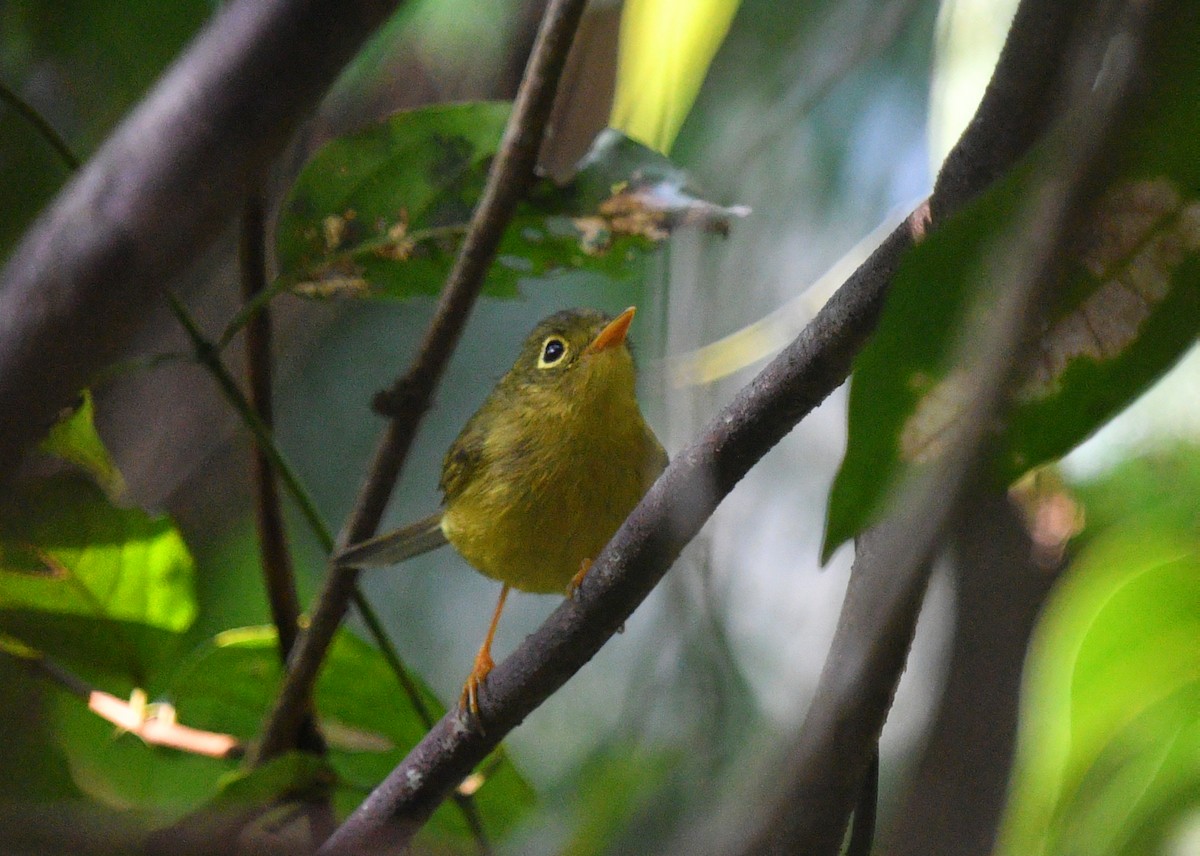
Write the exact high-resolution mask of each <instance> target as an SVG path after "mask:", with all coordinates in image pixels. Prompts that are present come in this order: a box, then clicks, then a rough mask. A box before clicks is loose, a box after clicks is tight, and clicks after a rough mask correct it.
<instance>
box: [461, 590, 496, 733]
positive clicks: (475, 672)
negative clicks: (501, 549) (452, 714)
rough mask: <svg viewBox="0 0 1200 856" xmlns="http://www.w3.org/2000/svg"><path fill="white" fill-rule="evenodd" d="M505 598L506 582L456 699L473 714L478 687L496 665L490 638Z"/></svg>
mask: <svg viewBox="0 0 1200 856" xmlns="http://www.w3.org/2000/svg"><path fill="white" fill-rule="evenodd" d="M507 599H508V584H507V583H505V585H504V588H502V589H500V600H499V601H497V603H496V611H495V612H493V613H492V623H491V626H489V627H488V632H487V637H486V638H484V640H483V645H482V646H480V648H479V653H478V654H476V655H475V666H474V668H472V669H471V674H470V676H469V677H468V678H467V683H466V686H464V687H463V691H462V698H460V699H459V701H458V703H459V704H460V705H461V706H463V707H465V708H466V709H467V710H469V711H470V712H471V714H472V715H473V716H479V687H480V686H481V685H482V684H483V682H484V680H486V679H487V676H488V674H490V673H491V671H492V667H493V666H495V665H496V664H495V663H494V662H493V661H492V639H494V638H495V636H496V625H498V624H499V623H500V613H501V612H503V611H504V601H505V600H507Z"/></svg>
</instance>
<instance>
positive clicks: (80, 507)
mask: <svg viewBox="0 0 1200 856" xmlns="http://www.w3.org/2000/svg"><path fill="white" fill-rule="evenodd" d="M192 575H193V568H192V559H191V556H190V554H189V553H188V550H187V547H186V545H185V544H184V542H183V539H182V538H181V537H180V535H179V532H178V531H177V530H176V529H175V528H174V526H173V525H172V523H171V521H170V520H169V519H168V518H165V517H150V516H148V515H146V514H145V513H144V512H142V511H139V510H137V509H123V508H117V507H115V506H113V505H112V504H110V503H109V501H108V500H107V498H106V497H105V496H104V495H103V494H102V493H101V492H100V491H99V490H98V489H97V488H96V487H95V486H94V485H93V484H91V483H90V482H87V481H84V480H82V479H78V478H54V479H47V480H44V481H41V482H37V483H34V484H30V485H27V486H25V487H23V488H22V489H21V490H20V491H19V492H17V494H16V495H15V496H14V497H12V498H11V500H10V502H9V503H8V504H7V506H6V507H5V508H4V510H3V513H0V629H3V630H4V631H6V632H8V633H10V634H11V635H13V636H15V637H17V638H18V639H20V640H22V641H24V642H26V643H27V644H30V645H32V646H33V647H35V648H38V649H41V650H43V651H46V652H47V653H49V654H51V655H53V656H55V657H61V658H65V659H66V661H67V662H68V663H70V664H71V665H73V666H76V667H79V668H82V669H84V671H85V672H86V673H88V674H89V675H90V674H95V673H96V670H97V669H98V670H100V671H103V672H105V673H114V674H119V675H124V676H125V677H126V678H127V679H128V680H131V681H133V682H135V683H137V682H142V681H145V680H147V679H148V676H149V675H150V673H151V672H153V671H154V669H155V668H156V667H157V666H158V665H159V664H161V662H162V661H163V660H164V658H165V657H166V655H167V654H169V653H170V652H171V651H172V646H173V645H174V643H175V642H176V641H177V639H178V634H181V633H182V632H183V631H185V630H186V629H187V628H188V627H189V626H190V625H191V623H192V621H193V620H194V618H195V616H196V603H195V599H194V597H193V592H192Z"/></svg>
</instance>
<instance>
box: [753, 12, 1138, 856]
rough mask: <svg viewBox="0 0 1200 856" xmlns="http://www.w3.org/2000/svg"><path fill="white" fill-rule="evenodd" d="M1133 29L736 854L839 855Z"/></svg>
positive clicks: (1011, 244) (1002, 261) (1080, 215)
mask: <svg viewBox="0 0 1200 856" xmlns="http://www.w3.org/2000/svg"><path fill="white" fill-rule="evenodd" d="M1131 15H1136V13H1131ZM1140 23H1141V22H1140V21H1137V20H1135V21H1133V22H1132V23H1131V22H1126V24H1127V25H1128V28H1127V31H1126V32H1125V33H1123V34H1122V35H1126V36H1128V38H1127V40H1126V42H1125V43H1124V44H1121V45H1120V48H1119V49H1114V50H1113V51H1112V53H1111V54H1110V57H1109V62H1110V63H1111V65H1110V68H1109V69H1108V74H1107V79H1106V85H1105V87H1104V88H1102V89H1101V90H1098V91H1097V93H1096V96H1095V98H1094V99H1091V104H1090V105H1089V109H1088V111H1087V112H1086V113H1082V114H1079V115H1077V116H1076V117H1075V118H1074V120H1073V121H1072V124H1071V127H1070V128H1069V129H1066V128H1065V129H1063V130H1064V131H1067V133H1063V134H1061V135H1057V136H1056V137H1055V138H1054V139H1053V142H1052V147H1051V148H1049V149H1047V151H1046V152H1045V158H1044V160H1042V161H1041V165H1042V166H1041V171H1040V173H1038V174H1037V175H1036V176H1035V182H1034V183H1033V184H1032V186H1031V187H1030V189H1029V192H1028V195H1027V201H1026V202H1025V204H1024V206H1023V211H1022V216H1021V217H1020V219H1019V221H1018V222H1017V223H1016V224H1014V226H1013V227H1011V228H1010V229H1009V235H1007V236H1000V237H999V239H998V240H997V241H996V242H995V243H994V244H993V246H992V249H991V252H990V253H989V257H988V258H987V260H986V261H985V269H984V271H983V274H982V276H981V277H980V280H981V281H982V282H986V283H988V284H989V286H988V289H989V292H990V297H991V300H990V302H989V303H988V307H989V309H988V312H987V313H986V314H984V313H979V312H975V313H972V312H967V313H965V315H966V317H967V318H973V319H975V320H974V321H973V322H972V323H971V324H970V325H969V326H968V327H967V329H964V331H963V336H962V340H963V341H964V342H968V343H972V345H971V347H972V350H971V351H968V352H967V353H966V354H964V355H963V356H962V358H961V362H960V366H963V368H964V370H965V371H966V372H967V374H966V375H965V377H968V378H970V379H971V381H970V383H971V388H972V394H971V396H970V400H969V401H968V402H967V403H966V404H965V406H964V408H963V410H962V411H961V413H960V415H959V417H958V419H957V421H956V423H955V425H954V426H953V437H952V438H950V442H949V444H948V449H947V452H946V453H945V454H944V455H943V457H942V458H941V460H940V462H939V467H938V468H937V469H936V470H935V471H933V472H931V473H928V474H926V475H925V476H924V477H923V478H921V479H920V480H919V481H917V482H916V483H915V484H914V485H912V486H911V487H909V488H908V489H906V490H905V491H903V492H902V493H901V495H900V496H899V497H898V498H897V499H896V501H895V502H894V503H893V504H892V505H891V513H890V515H889V516H888V517H887V518H885V520H884V522H883V523H881V524H879V525H878V526H876V527H875V528H874V529H872V530H871V531H870V532H868V533H867V535H866V536H864V537H863V538H861V539H859V545H860V552H859V555H858V557H857V559H856V562H855V569H854V571H853V572H852V574H851V578H850V585H849V588H848V590H847V593H846V600H845V603H844V604H843V608H842V614H841V617H840V618H839V622H838V628H837V631H836V633H835V635H834V640H833V645H832V648H831V651H830V655H829V659H828V660H827V661H826V663H825V668H824V669H823V670H822V674H821V677H820V680H819V681H818V684H817V689H816V692H815V695H814V699H813V703H812V706H811V707H810V708H809V711H808V714H807V717H806V719H805V722H804V725H803V727H802V728H801V731H800V734H799V736H798V738H797V740H796V743H795V745H794V747H793V749H792V750H791V753H790V757H789V759H788V761H787V763H786V765H785V766H786V768H787V771H788V772H787V775H786V783H785V785H784V786H783V787H782V788H780V789H779V790H778V797H777V798H776V800H775V802H774V804H773V805H772V806H770V807H769V808H768V809H767V810H766V812H765V813H764V816H763V818H762V819H761V821H760V823H759V825H758V831H757V832H756V833H755V834H754V835H753V836H752V837H751V838H750V840H749V842H748V844H747V846H745V847H744V848H743V849H740V850H739V851H738V852H739V853H742V854H747V856H749V854H754V856H759V854H790V853H806V854H812V856H832V855H833V854H836V853H837V852H838V851H839V848H840V846H841V843H842V838H843V834H844V832H845V828H846V820H847V818H848V816H849V814H850V811H851V809H852V807H853V805H854V801H855V798H856V794H857V792H858V789H859V787H860V784H861V781H862V776H863V773H864V772H865V770H866V768H867V764H868V763H869V760H870V757H871V755H872V753H873V752H874V751H875V746H876V745H877V744H878V739H879V733H880V731H881V730H882V728H883V723H884V719H885V718H886V716H887V711H888V709H889V707H890V706H891V700H892V697H893V695H894V693H895V689H896V685H897V684H898V683H899V679H900V673H901V672H902V671H903V668H904V663H905V660H906V659H907V653H908V649H909V646H910V644H911V642H912V637H913V632H914V630H915V627H916V621H917V615H918V613H919V611H920V605H921V600H922V596H923V594H924V591H925V587H926V584H927V582H928V578H929V566H930V563H931V561H932V559H933V556H934V554H935V552H936V550H937V549H938V546H939V543H940V539H941V536H942V532H943V531H944V529H945V526H946V524H947V523H948V521H949V520H950V518H951V515H952V514H953V513H954V511H955V509H956V508H957V507H958V506H959V504H960V499H961V497H963V496H964V495H965V492H966V490H967V489H968V485H969V483H970V482H971V481H972V479H973V478H974V477H975V476H976V475H977V471H978V468H979V465H980V463H981V462H982V460H984V458H985V457H986V455H987V451H988V448H989V445H990V442H991V439H992V438H993V436H994V433H993V431H992V427H993V426H994V425H996V424H998V423H999V422H1000V420H1001V419H1002V417H1003V414H1004V411H1005V408H1006V405H1007V404H1008V398H1009V390H1011V389H1012V388H1013V384H1014V382H1015V381H1017V379H1018V378H1019V377H1020V374H1019V372H1020V369H1021V367H1022V364H1021V357H1022V355H1023V354H1026V353H1027V352H1028V351H1027V348H1028V344H1029V342H1030V341H1031V340H1032V338H1033V337H1034V336H1035V335H1036V333H1037V325H1038V323H1039V320H1040V318H1041V317H1042V315H1043V313H1044V311H1045V307H1046V305H1047V304H1048V302H1049V296H1050V295H1051V293H1052V292H1053V290H1054V289H1055V287H1056V286H1057V284H1058V281H1059V274H1060V271H1061V270H1062V267H1063V265H1064V263H1065V261H1066V259H1067V258H1068V257H1069V255H1070V254H1071V252H1072V250H1073V248H1074V244H1073V242H1074V240H1075V239H1076V236H1077V235H1078V230H1079V229H1080V228H1081V227H1082V225H1083V224H1084V223H1086V222H1087V220H1088V217H1089V214H1090V212H1091V210H1092V207H1093V204H1094V201H1095V197H1096V195H1097V192H1098V190H1099V189H1100V186H1101V184H1102V182H1103V181H1105V180H1107V179H1108V178H1110V177H1111V176H1110V175H1109V174H1108V170H1110V169H1111V168H1112V163H1113V158H1112V155H1113V153H1114V152H1115V150H1116V148H1115V147H1116V145H1117V143H1118V141H1119V134H1117V133H1116V128H1117V124H1118V121H1117V120H1118V119H1119V118H1120V116H1121V115H1122V110H1123V108H1124V107H1126V106H1127V104H1128V103H1129V101H1131V98H1130V95H1131V93H1132V92H1133V89H1134V87H1133V85H1132V81H1133V79H1134V77H1135V74H1136V73H1137V71H1139V70H1140V69H1139V64H1140V63H1141V61H1142V56H1141V54H1140V48H1141V43H1140V41H1139V40H1138V39H1137V38H1135V37H1134V36H1136V35H1137V34H1139V33H1140V32H1141V27H1140V26H1135V24H1140ZM1100 49H1102V48H1100ZM1077 97H1078V99H1079V100H1078V101H1077V103H1081V104H1082V103H1086V102H1087V101H1088V100H1089V99H1088V98H1087V97H1086V96H1085V93H1084V92H1078V93H1077ZM982 299H987V297H984V298H982Z"/></svg>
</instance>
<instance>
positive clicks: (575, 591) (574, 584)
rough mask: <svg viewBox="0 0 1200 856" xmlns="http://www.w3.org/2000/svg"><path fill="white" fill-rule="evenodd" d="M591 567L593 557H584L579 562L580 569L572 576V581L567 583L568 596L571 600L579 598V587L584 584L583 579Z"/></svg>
mask: <svg viewBox="0 0 1200 856" xmlns="http://www.w3.org/2000/svg"><path fill="white" fill-rule="evenodd" d="M591 569H592V560H591V559H584V560H583V561H582V562H580V563H579V570H578V571H577V572H576V573H575V576H573V577H571V581H570V582H569V583H567V597H569V598H570V599H571V600H575V601H577V600H579V587H580V586H581V585H583V579H584V577H586V576H587V574H588V571H590V570H591Z"/></svg>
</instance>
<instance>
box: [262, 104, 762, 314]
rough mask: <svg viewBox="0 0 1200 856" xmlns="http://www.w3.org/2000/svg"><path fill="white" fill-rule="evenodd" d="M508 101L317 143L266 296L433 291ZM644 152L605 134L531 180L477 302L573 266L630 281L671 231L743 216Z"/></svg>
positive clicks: (288, 213) (432, 110)
mask: <svg viewBox="0 0 1200 856" xmlns="http://www.w3.org/2000/svg"><path fill="white" fill-rule="evenodd" d="M509 109H510V108H509V105H508V104H503V103H472V104H457V105H450V106H446V105H442V106H437V107H427V108H423V109H420V110H414V111H410V112H405V113H399V114H397V115H395V116H393V117H391V118H390V119H388V120H387V121H385V122H383V123H380V124H377V125H372V126H369V127H368V128H366V129H364V130H362V131H359V132H358V133H356V134H353V135H351V136H349V137H343V138H340V139H337V140H334V141H333V142H331V143H329V144H327V145H326V146H325V147H324V148H322V149H321V150H320V151H318V152H317V154H316V155H315V156H314V157H313V159H312V160H311V161H310V162H309V163H308V165H307V166H305V168H304V170H303V171H302V172H301V173H300V176H299V177H298V178H297V179H296V183H295V184H294V185H293V187H292V189H291V192H290V193H289V195H288V197H287V200H286V201H285V203H284V206H283V209H282V213H281V215H280V220H279V226H278V232H277V256H278V259H279V267H280V281H279V283H278V285H277V287H278V288H291V289H293V290H296V291H298V292H299V293H302V294H306V295H310V296H330V295H352V296H363V295H368V296H382V297H391V298H407V297H411V296H413V295H417V294H436V293H437V292H438V291H439V290H440V288H441V286H442V283H443V281H444V280H445V278H446V274H447V273H448V272H449V269H450V265H451V264H452V262H453V260H454V256H455V254H456V253H457V251H458V248H459V246H460V245H461V242H462V238H463V236H464V234H465V233H466V228H467V225H468V223H469V220H470V217H471V214H472V211H473V210H474V207H475V205H476V202H477V201H478V199H479V196H480V194H481V193H482V190H483V186H484V182H485V180H486V178H487V171H488V169H489V167H490V164H491V159H492V158H493V157H494V156H495V154H496V152H497V150H498V148H499V145H500V138H501V136H502V134H503V132H504V126H505V124H506V122H507V121H508V115H509ZM685 183H686V182H685V180H684V177H683V174H682V173H681V172H680V171H679V170H678V169H676V168H675V167H673V166H671V165H670V163H669V162H668V161H666V160H665V159H664V158H662V157H661V156H660V155H658V154H656V153H655V152H653V151H651V150H650V149H647V148H645V147H644V146H640V145H638V144H636V143H633V142H632V141H629V140H626V139H624V138H622V137H620V136H619V135H616V134H609V135H606V136H604V137H603V138H602V139H601V140H600V141H599V142H598V145H597V148H596V150H595V151H594V152H593V153H592V155H591V156H590V157H589V158H588V160H587V161H585V164H584V165H583V167H582V169H581V172H580V173H579V175H578V176H577V177H576V179H575V180H574V181H573V182H572V183H571V184H569V185H568V186H566V187H557V186H555V185H553V184H552V183H551V182H550V181H548V180H541V181H539V182H537V184H536V185H535V186H534V187H533V188H532V189H531V191H530V193H529V194H528V199H527V201H526V202H524V203H522V204H521V205H520V206H519V207H518V210H517V213H516V216H515V217H514V218H513V220H512V222H511V223H510V225H509V227H508V229H507V230H506V231H505V233H504V235H503V237H502V239H501V242H500V247H499V251H498V255H497V264H496V265H494V266H493V268H492V270H491V272H490V273H489V276H488V282H487V286H486V291H487V293H489V294H491V295H493V296H509V297H511V296H513V295H515V294H516V293H517V285H518V283H519V282H520V280H521V279H524V278H531V277H544V276H547V275H549V274H552V273H558V272H565V271H572V270H585V271H590V272H592V273H596V274H599V275H602V276H605V277H608V278H610V279H613V280H618V281H619V280H627V279H630V278H632V277H633V276H634V275H635V274H636V273H637V272H638V268H637V267H636V265H635V264H634V263H635V262H636V261H637V260H638V259H639V258H641V257H642V256H643V255H644V254H645V253H646V252H647V251H650V250H652V249H653V248H654V247H655V246H656V245H657V244H659V243H661V242H662V241H663V240H665V238H666V237H667V236H668V234H669V233H670V231H671V230H672V229H673V228H675V227H676V226H678V225H680V224H683V223H699V224H701V225H703V226H705V227H706V228H710V229H713V230H716V231H723V230H724V229H726V228H727V222H726V221H727V220H728V218H729V217H732V216H741V215H743V214H744V213H745V211H744V209H740V208H733V209H725V208H720V207H718V206H714V205H710V204H709V203H706V202H703V201H701V200H699V199H696V198H695V197H693V196H691V195H689V194H688V193H686V192H685V190H684V187H685Z"/></svg>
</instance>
